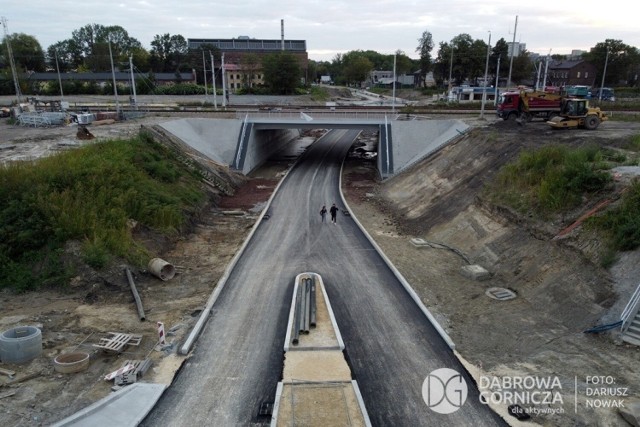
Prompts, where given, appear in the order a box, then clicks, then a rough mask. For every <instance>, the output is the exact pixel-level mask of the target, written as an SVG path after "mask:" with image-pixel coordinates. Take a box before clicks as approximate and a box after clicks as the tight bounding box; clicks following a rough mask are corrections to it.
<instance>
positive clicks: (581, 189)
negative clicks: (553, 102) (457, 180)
mask: <svg viewBox="0 0 640 427" xmlns="http://www.w3.org/2000/svg"><path fill="white" fill-rule="evenodd" d="M639 143H640V137H635V138H634V139H633V140H632V141H631V143H629V144H628V146H626V147H625V149H612V148H607V147H601V146H598V145H595V144H592V145H587V146H582V147H568V146H566V145H549V146H545V147H542V148H539V149H536V150H526V151H524V152H522V153H520V155H519V156H518V158H517V159H516V160H515V161H513V162H512V163H509V164H507V165H505V166H504V167H503V168H502V169H501V170H500V171H499V173H498V174H497V176H496V178H495V179H494V180H493V181H492V182H491V183H490V184H489V185H487V187H485V191H484V193H485V195H486V196H487V198H488V199H489V200H490V201H491V202H492V203H494V204H498V205H506V206H508V207H509V208H511V209H514V210H515V211H517V212H518V213H519V214H521V215H528V214H531V215H533V217H535V218H538V219H539V220H542V221H544V220H549V219H553V218H557V217H566V218H568V219H572V218H576V217H578V216H579V215H583V216H582V220H583V221H585V223H586V225H587V227H588V228H589V229H590V230H593V231H596V232H598V233H600V234H601V235H602V237H604V239H605V240H606V245H605V253H602V254H600V259H601V262H602V263H603V265H604V266H610V265H611V264H612V262H613V261H614V260H615V253H616V252H618V251H625V250H633V249H636V248H637V247H638V246H640V183H639V182H638V181H637V180H632V181H631V182H630V183H626V184H620V183H618V182H616V181H615V180H614V177H613V176H614V175H613V174H612V172H611V170H612V169H613V168H614V167H616V166H629V165H633V166H635V165H637V164H638V155H637V153H636V151H637V146H638V144H639ZM596 204H597V205H596ZM594 205H596V207H595V208H594ZM590 209H591V210H590ZM601 210H602V211H603V213H601V212H600V211H601ZM587 211H589V212H588V213H587V214H586V217H585V216H584V215H585V214H584V212H587Z"/></svg>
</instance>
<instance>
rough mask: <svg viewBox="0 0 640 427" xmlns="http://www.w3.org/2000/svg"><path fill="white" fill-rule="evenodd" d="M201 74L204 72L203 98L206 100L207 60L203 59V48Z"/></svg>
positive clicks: (207, 95)
mask: <svg viewBox="0 0 640 427" xmlns="http://www.w3.org/2000/svg"><path fill="white" fill-rule="evenodd" d="M202 74H204V100H205V102H206V101H207V98H208V97H209V94H208V93H207V62H206V61H205V60H204V50H203V51H202Z"/></svg>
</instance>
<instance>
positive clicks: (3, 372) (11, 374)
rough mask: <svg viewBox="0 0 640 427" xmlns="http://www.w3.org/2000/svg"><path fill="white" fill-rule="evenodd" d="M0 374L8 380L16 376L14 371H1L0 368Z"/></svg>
mask: <svg viewBox="0 0 640 427" xmlns="http://www.w3.org/2000/svg"><path fill="white" fill-rule="evenodd" d="M0 374H3V375H6V376H8V377H9V378H13V376H14V375H15V374H16V373H15V372H14V371H10V370H9V369H3V368H0Z"/></svg>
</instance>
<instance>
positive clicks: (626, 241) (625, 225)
mask: <svg viewBox="0 0 640 427" xmlns="http://www.w3.org/2000/svg"><path fill="white" fill-rule="evenodd" d="M587 225H588V226H591V227H594V228H595V229H597V230H599V231H601V232H603V233H604V234H605V235H606V236H607V237H608V239H609V243H610V247H611V249H613V250H615V251H630V250H634V249H636V248H638V247H639V246H640V182H638V181H636V182H634V183H633V184H631V186H630V187H629V188H628V189H627V191H625V192H624V194H623V195H622V198H621V200H620V202H619V203H618V204H617V205H616V206H615V207H613V208H611V209H609V210H607V211H606V212H605V213H603V214H602V215H599V216H596V217H592V218H590V219H589V221H588V222H587Z"/></svg>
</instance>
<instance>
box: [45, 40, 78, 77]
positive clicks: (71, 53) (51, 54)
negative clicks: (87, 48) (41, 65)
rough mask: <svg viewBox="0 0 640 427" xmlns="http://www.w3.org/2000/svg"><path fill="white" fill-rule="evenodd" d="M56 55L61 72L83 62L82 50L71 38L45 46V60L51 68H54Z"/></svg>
mask: <svg viewBox="0 0 640 427" xmlns="http://www.w3.org/2000/svg"><path fill="white" fill-rule="evenodd" d="M56 57H57V59H58V68H59V69H60V72H61V73H65V72H67V71H71V70H73V69H75V68H77V67H78V66H79V65H80V64H82V62H83V58H82V52H81V50H80V49H79V48H78V47H77V46H76V44H75V42H74V41H73V40H72V39H68V40H63V41H60V42H57V43H54V44H52V45H51V46H49V47H48V48H47V62H48V64H49V67H50V68H52V69H55V68H56Z"/></svg>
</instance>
